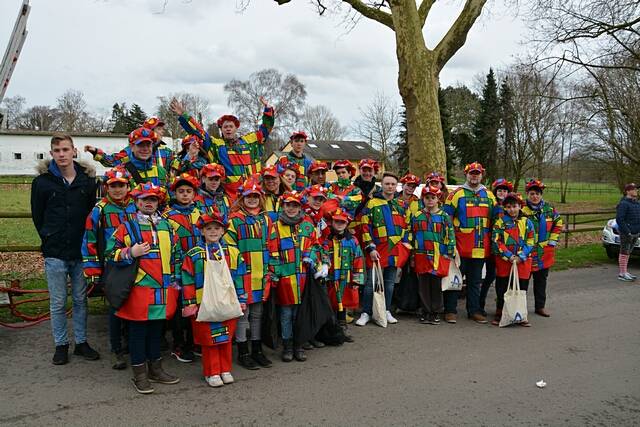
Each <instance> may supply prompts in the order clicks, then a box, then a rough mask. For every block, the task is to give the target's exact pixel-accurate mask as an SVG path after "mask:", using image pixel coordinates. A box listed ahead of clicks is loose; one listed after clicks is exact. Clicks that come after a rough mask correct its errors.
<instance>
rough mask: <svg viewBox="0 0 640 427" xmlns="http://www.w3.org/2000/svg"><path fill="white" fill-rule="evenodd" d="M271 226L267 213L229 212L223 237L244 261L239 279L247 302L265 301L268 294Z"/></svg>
mask: <svg viewBox="0 0 640 427" xmlns="http://www.w3.org/2000/svg"><path fill="white" fill-rule="evenodd" d="M270 226H271V219H270V218H269V216H268V215H267V214H266V212H260V213H259V214H258V215H250V214H248V213H246V212H245V211H244V210H238V211H236V212H232V213H230V214H229V228H228V229H227V232H226V233H225V235H224V239H225V242H227V243H228V244H229V245H232V246H236V247H237V248H238V250H240V254H241V255H242V258H243V259H244V262H245V264H246V273H245V274H244V276H243V279H242V282H243V284H244V289H245V292H246V293H247V304H253V303H255V302H261V301H266V299H267V298H268V297H269V277H268V275H267V265H268V264H269V250H268V249H267V238H268V237H269V227H270Z"/></svg>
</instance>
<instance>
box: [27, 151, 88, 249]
mask: <svg viewBox="0 0 640 427" xmlns="http://www.w3.org/2000/svg"><path fill="white" fill-rule="evenodd" d="M73 164H74V166H75V169H76V177H75V179H74V180H73V182H72V183H71V184H67V183H66V182H65V181H64V179H63V178H62V175H61V174H60V171H59V170H58V168H57V166H56V165H55V163H53V161H52V160H45V161H42V162H40V163H39V164H38V167H37V172H38V176H37V177H36V178H35V179H34V180H33V183H32V184H31V216H32V218H33V224H34V225H35V227H36V230H38V234H39V235H40V239H41V241H42V245H41V246H40V248H41V250H42V255H43V256H44V257H45V258H47V257H50V258H58V259H62V260H82V254H81V252H80V247H81V246H82V236H83V234H84V223H85V220H86V218H87V215H88V214H89V212H90V211H91V209H92V208H93V206H94V205H95V204H96V179H95V176H96V171H95V169H94V168H93V167H92V166H89V165H87V164H85V163H79V162H73Z"/></svg>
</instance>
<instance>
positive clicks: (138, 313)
mask: <svg viewBox="0 0 640 427" xmlns="http://www.w3.org/2000/svg"><path fill="white" fill-rule="evenodd" d="M141 218H145V219H141ZM146 218H147V217H146V216H144V217H142V216H141V215H140V214H139V213H138V214H137V219H136V220H135V221H130V222H124V223H122V224H120V225H119V226H118V228H117V229H116V231H115V232H114V234H113V235H112V236H111V237H110V238H109V240H108V241H107V255H106V259H107V260H109V261H112V262H114V263H115V264H119V265H126V264H131V263H133V262H134V260H133V258H132V257H131V253H130V249H131V246H133V245H134V244H135V243H141V241H140V240H139V239H137V238H135V237H134V235H135V236H139V237H141V238H142V242H147V243H149V245H150V246H151V250H150V251H149V253H148V254H146V255H142V256H141V257H139V264H138V275H137V277H136V280H135V283H134V285H133V287H132V288H131V293H130V294H129V298H127V300H126V301H125V303H124V304H123V306H122V307H120V309H119V310H118V311H117V312H116V315H117V316H118V317H120V318H122V319H126V320H136V321H145V320H163V319H171V318H172V317H173V315H174V313H175V310H176V303H177V298H178V294H179V292H180V291H179V289H180V286H179V283H180V277H179V271H180V264H181V252H180V244H179V241H178V236H177V235H176V234H175V233H174V231H173V228H172V227H171V225H170V224H169V221H167V220H166V219H164V218H162V217H160V216H154V219H153V221H154V222H155V224H154V223H153V222H150V221H149V220H148V219H146ZM132 227H134V229H133V230H134V231H132ZM176 273H177V275H176Z"/></svg>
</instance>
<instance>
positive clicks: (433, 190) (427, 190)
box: [421, 185, 442, 198]
mask: <svg viewBox="0 0 640 427" xmlns="http://www.w3.org/2000/svg"><path fill="white" fill-rule="evenodd" d="M421 194H422V197H424V196H426V195H427V194H433V195H434V196H436V197H437V198H440V196H441V195H442V190H440V188H439V187H436V186H435V185H425V186H424V187H423V188H422V193H421Z"/></svg>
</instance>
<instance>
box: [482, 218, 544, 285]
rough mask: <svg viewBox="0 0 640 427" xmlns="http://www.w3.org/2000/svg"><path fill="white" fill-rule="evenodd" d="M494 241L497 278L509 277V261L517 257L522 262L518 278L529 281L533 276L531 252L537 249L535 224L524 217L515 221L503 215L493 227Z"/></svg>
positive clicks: (519, 265) (519, 266) (519, 264)
mask: <svg viewBox="0 0 640 427" xmlns="http://www.w3.org/2000/svg"><path fill="white" fill-rule="evenodd" d="M492 239H493V242H494V243H495V255H496V276H497V277H509V273H510V272H511V262H510V261H509V259H510V258H511V257H512V256H514V255H515V256H517V257H518V258H520V260H521V261H522V262H520V263H518V277H519V278H520V279H528V278H529V276H531V252H532V251H533V249H534V247H535V232H534V226H533V223H532V222H531V221H530V220H529V219H528V218H527V217H524V216H523V217H520V218H518V219H516V220H514V219H513V218H512V217H511V216H509V215H503V216H502V217H500V218H498V219H497V220H496V223H495V224H494V225H493V234H492Z"/></svg>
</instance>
